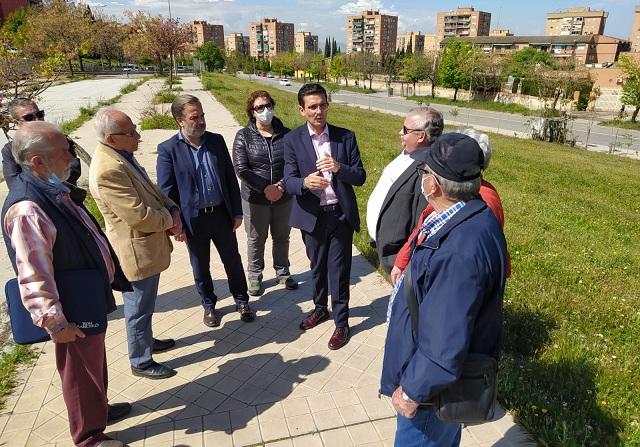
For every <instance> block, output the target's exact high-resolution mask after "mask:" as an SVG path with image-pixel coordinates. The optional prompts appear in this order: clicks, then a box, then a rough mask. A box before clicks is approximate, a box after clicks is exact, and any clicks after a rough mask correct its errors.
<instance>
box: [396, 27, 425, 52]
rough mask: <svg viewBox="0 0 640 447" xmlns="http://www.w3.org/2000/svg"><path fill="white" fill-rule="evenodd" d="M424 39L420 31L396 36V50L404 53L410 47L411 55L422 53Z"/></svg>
mask: <svg viewBox="0 0 640 447" xmlns="http://www.w3.org/2000/svg"><path fill="white" fill-rule="evenodd" d="M424 37H425V36H424V34H421V33H420V31H407V32H406V33H403V34H401V35H400V36H398V39H397V41H396V50H398V51H402V50H404V51H405V53H406V52H407V51H409V47H411V52H412V53H413V54H418V53H424Z"/></svg>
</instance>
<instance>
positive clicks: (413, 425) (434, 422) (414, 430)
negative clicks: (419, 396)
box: [393, 407, 462, 447]
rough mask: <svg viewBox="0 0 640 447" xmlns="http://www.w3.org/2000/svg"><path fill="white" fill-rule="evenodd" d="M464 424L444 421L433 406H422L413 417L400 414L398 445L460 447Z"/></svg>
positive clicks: (398, 420) (408, 446) (403, 446)
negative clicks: (408, 417) (409, 417)
mask: <svg viewBox="0 0 640 447" xmlns="http://www.w3.org/2000/svg"><path fill="white" fill-rule="evenodd" d="M461 434H462V426H461V425H460V424H449V423H448V422H442V421H441V420H440V419H438V416H436V413H435V412H434V411H433V408H432V407H420V408H418V412H417V413H416V415H415V416H414V417H413V418H412V419H407V418H405V417H403V416H400V415H398V418H397V428H396V439H395V441H394V444H393V445H394V446H396V447H458V446H459V445H460V436H461Z"/></svg>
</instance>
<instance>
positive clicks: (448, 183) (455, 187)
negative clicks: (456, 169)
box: [424, 164, 482, 202]
mask: <svg viewBox="0 0 640 447" xmlns="http://www.w3.org/2000/svg"><path fill="white" fill-rule="evenodd" d="M424 170H425V171H427V172H428V173H429V174H432V175H433V176H434V177H435V178H436V180H437V181H438V184H439V185H440V189H442V194H443V195H444V196H445V197H446V198H447V199H449V200H455V201H459V200H463V201H465V202H466V201H468V200H471V199H475V198H477V197H478V195H479V194H480V182H481V181H482V178H481V177H478V178H474V179H473V180H467V181H466V182H454V181H453V180H449V179H446V178H444V177H442V176H440V175H438V174H436V173H435V172H433V171H432V170H431V168H429V166H428V165H426V164H425V165H424Z"/></svg>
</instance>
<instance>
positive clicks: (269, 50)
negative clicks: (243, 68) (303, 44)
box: [249, 19, 295, 59]
mask: <svg viewBox="0 0 640 447" xmlns="http://www.w3.org/2000/svg"><path fill="white" fill-rule="evenodd" d="M293 34H294V31H293V23H283V22H278V19H262V20H261V21H259V22H251V23H250V24H249V48H250V51H249V52H250V54H251V56H253V57H255V58H258V59H269V58H271V57H273V56H275V55H276V54H278V53H284V52H286V51H293V49H294V48H295V47H294V37H293Z"/></svg>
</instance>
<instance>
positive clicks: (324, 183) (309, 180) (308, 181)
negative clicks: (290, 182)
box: [304, 171, 331, 189]
mask: <svg viewBox="0 0 640 447" xmlns="http://www.w3.org/2000/svg"><path fill="white" fill-rule="evenodd" d="M330 184H331V182H330V181H329V180H328V179H326V178H324V177H323V176H322V173H321V172H320V171H316V172H313V173H311V174H309V175H307V176H306V177H305V179H304V186H306V187H307V188H308V189H327V187H328V186H329V185H330Z"/></svg>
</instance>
